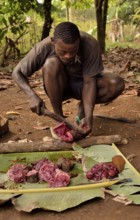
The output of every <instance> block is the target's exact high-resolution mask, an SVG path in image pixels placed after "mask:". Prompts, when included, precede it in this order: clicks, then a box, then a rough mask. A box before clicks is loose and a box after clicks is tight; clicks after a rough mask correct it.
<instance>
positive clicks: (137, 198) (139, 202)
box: [128, 195, 140, 205]
mask: <svg viewBox="0 0 140 220" xmlns="http://www.w3.org/2000/svg"><path fill="white" fill-rule="evenodd" d="M128 199H129V200H131V201H132V202H133V204H135V205H140V195H130V196H128Z"/></svg>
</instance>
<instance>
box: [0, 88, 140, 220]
mask: <svg viewBox="0 0 140 220" xmlns="http://www.w3.org/2000/svg"><path fill="white" fill-rule="evenodd" d="M36 90H38V88H36ZM38 91H39V92H40V96H41V97H42V98H43V100H44V101H45V102H46V106H47V107H48V108H49V109H50V110H52V109H51V106H50V103H49V100H48V98H47V97H46V95H45V94H44V92H43V89H42V88H40V89H39V90H38ZM0 103H1V105H0V114H1V115H3V116H6V112H8V111H16V112H19V113H20V115H16V116H9V129H10V131H9V133H7V134H5V135H4V136H3V137H1V138H0V142H1V143H4V142H7V141H9V140H20V139H21V140H22V139H25V138H27V139H29V140H34V141H35V140H42V138H43V137H44V136H47V135H48V136H50V131H49V129H48V130H38V129H36V127H40V128H41V126H54V125H55V124H56V122H54V121H53V120H51V119H49V118H48V117H45V116H37V115H36V114H34V113H32V112H31V111H30V110H29V102H28V99H27V97H26V95H25V94H24V93H23V92H22V91H20V90H19V88H18V87H17V86H16V85H14V86H11V87H9V88H8V89H6V90H3V91H0ZM76 103H77V101H76V100H70V102H68V103H65V104H64V105H63V109H64V112H65V114H67V115H68V119H69V120H70V121H73V120H74V117H75V115H76ZM94 113H95V114H101V115H107V116H115V117H126V118H129V119H135V120H136V121H137V122H136V123H135V124H130V123H123V122H118V121H113V120H108V119H103V118H97V117H95V118H94V128H93V132H92V133H93V135H112V134H120V135H121V136H122V137H124V138H127V140H128V143H127V144H125V145H119V146H118V147H119V149H120V151H121V152H122V153H123V154H124V155H125V156H126V157H128V156H130V155H132V156H133V159H132V162H131V163H132V164H133V166H134V167H135V168H136V169H137V170H138V171H140V97H138V96H136V95H133V96H132V95H121V96H120V97H119V98H117V99H116V100H115V101H113V102H112V103H110V104H108V105H97V106H96V108H95V111H94ZM139 216H140V208H139V206H136V205H128V206H125V205H124V204H122V203H118V202H115V201H113V200H112V197H111V196H109V195H106V198H105V199H104V200H103V199H94V200H91V201H88V202H85V203H83V204H81V205H79V206H78V207H75V208H72V209H69V210H66V211H64V212H61V213H57V212H53V211H44V210H40V209H39V210H34V211H32V212H31V213H24V212H18V211H17V210H16V209H15V208H14V206H13V205H12V204H11V203H10V202H7V203H5V204H3V205H1V206H0V220H3V219H9V220H31V219H32V220H45V219H49V220H64V219H67V220H71V219H73V220H85V219H88V220H93V219H96V220H102V219H104V220H112V219H113V220H124V219H125V220H131V219H133V220H138V219H140V217H139Z"/></svg>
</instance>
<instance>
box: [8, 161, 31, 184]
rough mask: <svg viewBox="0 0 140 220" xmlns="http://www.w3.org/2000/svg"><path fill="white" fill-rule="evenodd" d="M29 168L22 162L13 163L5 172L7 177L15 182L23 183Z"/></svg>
mask: <svg viewBox="0 0 140 220" xmlns="http://www.w3.org/2000/svg"><path fill="white" fill-rule="evenodd" d="M28 172H29V169H28V167H27V166H26V165H24V164H14V165H13V166H12V167H11V168H10V170H9V171H8V172H7V175H8V176H9V179H10V180H12V181H14V182H15V183H23V182H25V181H26V175H27V173H28Z"/></svg>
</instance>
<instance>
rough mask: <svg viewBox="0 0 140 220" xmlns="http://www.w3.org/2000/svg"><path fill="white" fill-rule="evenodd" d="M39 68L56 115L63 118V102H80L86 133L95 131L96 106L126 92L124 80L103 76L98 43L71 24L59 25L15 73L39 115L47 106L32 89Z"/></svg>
mask: <svg viewBox="0 0 140 220" xmlns="http://www.w3.org/2000/svg"><path fill="white" fill-rule="evenodd" d="M40 68H42V73H43V82H44V89H45V91H46V94H47V95H48V97H49V98H50V101H51V104H52V107H53V110H54V112H55V113H56V114H58V115H60V116H62V117H63V111H62V102H63V101H64V100H66V99H69V98H75V99H77V100H80V102H79V108H78V116H79V118H80V120H81V123H80V126H81V127H82V128H83V129H85V130H86V133H87V134H88V133H90V132H91V129H92V125H93V111H94V106H95V104H97V103H106V102H109V101H112V100H113V99H115V98H116V97H118V96H119V95H120V94H121V93H122V91H123V89H124V81H123V79H122V78H121V77H119V76H117V75H110V74H107V75H104V74H102V70H103V64H102V59H101V53H100V49H99V45H98V42H97V41H96V40H95V39H94V38H93V37H92V36H90V35H89V34H87V33H85V32H80V31H79V30H78V28H77V26H76V25H75V24H73V23H71V22H62V23H60V24H58V25H57V26H56V28H55V30H54V35H53V37H52V38H51V37H47V38H45V39H44V40H42V41H41V42H39V43H37V44H36V45H35V46H34V48H33V49H32V50H31V51H30V52H29V53H28V54H27V55H26V56H25V57H24V58H23V59H22V60H21V61H20V62H19V64H18V65H17V66H16V67H15V69H14V71H13V74H12V76H13V78H14V80H15V81H16V83H17V84H18V85H19V86H20V88H21V89H22V90H23V91H24V92H25V93H26V94H27V96H28V97H29V100H30V109H31V110H32V111H33V112H35V113H37V114H38V115H40V114H41V112H42V110H43V109H44V108H45V103H44V102H43V100H42V99H41V98H40V97H39V96H38V95H37V94H36V93H35V91H34V90H33V89H32V88H31V87H30V85H29V83H28V77H30V76H31V75H32V74H33V73H34V72H35V71H37V70H39V69H40Z"/></svg>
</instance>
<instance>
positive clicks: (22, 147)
mask: <svg viewBox="0 0 140 220" xmlns="http://www.w3.org/2000/svg"><path fill="white" fill-rule="evenodd" d="M76 143H77V144H78V145H80V146H81V147H83V148H86V147H89V146H91V145H95V144H112V143H116V144H122V138H121V137H120V135H110V136H92V137H87V138H84V139H82V140H79V141H77V142H76ZM73 144H74V143H66V142H63V141H60V140H56V139H53V138H49V139H48V141H34V142H26V143H23V142H22V143H21V142H12V143H1V144H0V153H14V152H18V153H21V152H41V151H42V152H47V151H60V150H61V151H62V150H63V151H65V150H72V149H73Z"/></svg>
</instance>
